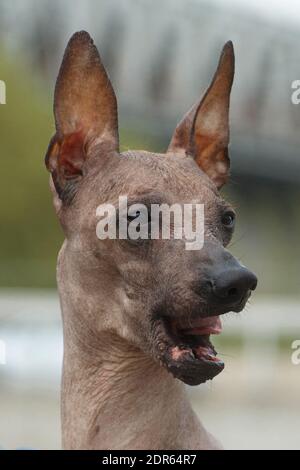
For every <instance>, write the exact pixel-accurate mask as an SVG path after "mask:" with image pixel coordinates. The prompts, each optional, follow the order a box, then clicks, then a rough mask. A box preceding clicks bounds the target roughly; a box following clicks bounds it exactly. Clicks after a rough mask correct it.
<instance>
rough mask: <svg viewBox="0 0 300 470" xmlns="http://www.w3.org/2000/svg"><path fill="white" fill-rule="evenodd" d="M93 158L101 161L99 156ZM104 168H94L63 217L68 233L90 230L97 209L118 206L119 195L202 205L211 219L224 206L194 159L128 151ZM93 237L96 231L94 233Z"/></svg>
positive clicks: (95, 220)
mask: <svg viewBox="0 0 300 470" xmlns="http://www.w3.org/2000/svg"><path fill="white" fill-rule="evenodd" d="M94 158H95V159H98V161H99V162H101V159H100V158H99V156H97V155H95V157H94ZM111 160H112V161H110V162H109V163H108V164H107V165H106V166H105V167H103V166H102V165H100V166H101V168H99V169H97V165H96V167H94V168H93V169H92V171H91V172H90V174H89V175H88V177H87V178H86V180H84V181H83V182H82V184H81V185H80V188H79V189H78V192H77V194H76V197H75V199H74V201H73V204H72V206H71V207H70V208H68V211H67V212H66V216H67V217H68V226H70V225H71V226H72V229H71V231H74V232H80V231H81V230H84V231H85V229H87V228H88V229H91V228H93V226H95V225H96V222H97V217H96V209H97V207H98V206H99V205H100V204H104V203H111V204H114V205H117V204H118V198H119V196H127V198H128V203H129V204H130V201H134V202H144V199H147V198H150V200H151V201H153V203H168V204H170V205H171V204H175V203H177V204H189V203H197V204H204V211H205V213H207V215H208V216H209V215H210V216H213V213H214V212H215V211H214V208H216V210H217V207H218V205H223V200H222V198H221V196H220V193H219V191H218V190H217V188H216V186H215V185H214V183H213V182H212V181H211V180H210V178H209V177H208V176H207V175H206V174H205V173H204V172H203V171H202V170H201V169H200V168H199V166H198V165H197V163H196V162H195V161H194V159H193V158H189V157H185V158H183V157H182V156H181V155H168V156H166V155H165V154H158V153H152V152H147V151H127V152H123V153H121V154H120V156H118V158H115V159H114V158H112V159H111ZM94 233H95V236H96V232H95V231H94Z"/></svg>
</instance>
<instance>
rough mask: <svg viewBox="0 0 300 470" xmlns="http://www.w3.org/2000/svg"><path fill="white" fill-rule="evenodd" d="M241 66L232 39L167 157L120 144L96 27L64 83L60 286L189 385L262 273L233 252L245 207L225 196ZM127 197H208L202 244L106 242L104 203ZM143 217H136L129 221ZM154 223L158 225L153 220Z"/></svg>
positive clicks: (203, 370) (78, 48) (60, 95)
mask: <svg viewBox="0 0 300 470" xmlns="http://www.w3.org/2000/svg"><path fill="white" fill-rule="evenodd" d="M233 75H234V53H233V47H232V44H231V43H230V42H229V43H227V44H226V45H225V46H224V48H223V51H222V54H221V57H220V61H219V65H218V68H217V71H216V73H215V76H214V78H213V80H212V83H211V85H210V87H209V88H208V90H207V92H206V94H205V95H204V97H203V99H202V100H201V101H200V103H199V104H197V105H196V106H194V107H193V108H192V109H191V110H190V112H189V113H187V114H186V116H185V117H184V118H183V120H182V121H181V122H180V123H179V125H178V126H177V128H176V130H175V133H174V135H173V137H172V139H171V143H170V145H169V148H168V150H167V153H166V154H154V153H149V152H145V151H128V152H125V153H120V151H119V140H118V117H117V103H116V97H115V94H114V91H113V88H112V85H111V83H110V81H109V78H108V76H107V74H106V72H105V69H104V67H103V65H102V63H101V60H100V57H99V54H98V51H97V49H96V47H95V45H94V44H93V42H92V40H91V38H90V36H89V35H88V34H87V33H86V32H80V33H76V34H75V35H74V36H73V37H72V38H71V40H70V42H69V44H68V46H67V49H66V52H65V56H64V59H63V63H62V66H61V69H60V73H59V76H58V80H57V84H56V89H55V103H54V112H55V123H56V134H55V136H54V137H53V138H52V140H51V142H50V145H49V149H48V152H47V156H46V165H47V168H48V169H49V171H50V172H51V186H52V190H53V194H54V204H55V207H56V211H57V214H58V217H59V219H60V221H61V224H62V226H63V228H64V231H65V234H66V240H67V241H66V243H65V248H64V253H63V259H62V261H61V263H60V267H59V283H60V284H61V285H62V286H63V287H61V290H63V291H67V292H68V294H69V295H70V297H71V299H69V302H70V303H72V302H73V303H74V307H75V308H76V307H77V306H78V305H80V304H81V307H82V308H81V312H82V315H83V316H84V317H85V318H84V321H86V323H87V324H88V325H89V327H90V328H91V329H93V330H96V331H99V332H100V331H105V330H107V331H114V332H115V333H117V334H118V335H120V336H121V337H123V338H126V339H127V340H128V341H129V342H131V343H134V344H135V345H136V346H138V347H139V348H140V349H142V350H143V351H144V352H145V353H146V354H148V355H152V356H153V357H154V359H155V360H158V361H160V362H161V363H162V364H163V365H164V366H165V367H167V369H168V370H169V371H171V372H172V374H173V375H174V376H175V377H177V378H179V379H181V380H182V381H184V382H186V383H188V384H199V383H202V382H205V381H206V380H207V379H212V378H213V377H214V376H215V375H217V374H218V373H219V372H220V371H221V370H222V369H223V367H224V364H223V362H222V361H220V360H219V359H218V358H217V357H216V352H215V350H214V348H213V346H212V344H211V342H210V335H211V334H217V333H219V332H220V329H221V324H220V319H219V315H221V314H224V313H226V312H229V311H236V312H238V311H240V310H242V309H243V307H244V306H245V303H246V302H247V300H248V298H249V296H250V293H251V291H252V290H253V289H255V287H256V282H257V281H256V277H255V276H254V274H252V273H251V272H250V271H249V270H247V269H246V268H245V267H244V266H241V265H240V264H239V262H238V261H237V260H236V259H235V258H234V257H233V256H232V255H231V254H230V253H229V252H228V251H227V250H226V246H227V245H228V243H229V241H230V239H231V237H232V233H233V229H234V222H235V213H234V210H233V209H232V207H231V206H230V205H229V204H228V203H227V202H225V201H224V200H223V198H222V197H221V195H220V193H219V189H220V188H221V187H222V186H223V185H224V183H226V181H227V179H228V174H229V157H228V143H229V125H228V119H229V116H228V114H229V97H230V90H231V85H232V81H233ZM124 195H125V196H127V198H128V204H130V205H131V204H144V205H145V206H146V207H150V206H151V205H152V204H169V205H172V204H177V205H179V206H180V207H183V205H184V204H189V203H193V204H195V203H198V204H203V205H204V215H205V218H204V244H203V247H202V248H201V249H199V250H196V251H195V250H187V249H186V243H185V240H184V238H181V239H177V238H176V237H175V236H174V231H173V232H172V230H171V231H170V234H171V236H170V239H162V238H161V237H158V238H157V239H152V238H151V236H150V237H149V238H148V239H142V238H140V239H135V238H132V237H130V236H128V237H127V238H126V237H125V239H120V238H118V237H117V238H116V239H111V238H107V239H102V240H99V237H97V235H96V227H97V222H98V218H97V207H98V206H99V205H100V204H104V203H110V204H112V205H115V206H116V207H117V205H118V200H119V199H118V198H119V196H124ZM136 214H137V212H136V213H135V215H136ZM134 219H135V216H134V215H132V214H131V215H129V216H128V217H127V221H126V223H128V224H129V223H131V222H133V221H134ZM145 223H146V225H147V230H149V229H150V226H151V223H152V221H151V217H149V216H148V218H147V221H146V222H145ZM171 225H172V224H171ZM173 228H174V227H173ZM64 293H66V292H64Z"/></svg>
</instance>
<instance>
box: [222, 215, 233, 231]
mask: <svg viewBox="0 0 300 470" xmlns="http://www.w3.org/2000/svg"><path fill="white" fill-rule="evenodd" d="M234 222H235V214H234V212H232V211H227V212H225V213H224V214H223V215H222V224H223V225H224V226H225V227H227V228H232V227H233V226H234Z"/></svg>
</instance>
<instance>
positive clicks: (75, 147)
mask: <svg viewBox="0 0 300 470" xmlns="http://www.w3.org/2000/svg"><path fill="white" fill-rule="evenodd" d="M84 140H85V139H84V135H83V132H82V131H81V130H80V131H77V132H74V133H72V134H68V135H66V136H65V137H63V139H62V141H61V144H60V147H59V152H58V155H57V170H58V172H59V173H60V174H62V175H63V176H64V177H65V178H68V177H70V178H72V177H73V176H76V175H79V174H82V166H83V164H84V161H85V159H86V153H85V151H84Z"/></svg>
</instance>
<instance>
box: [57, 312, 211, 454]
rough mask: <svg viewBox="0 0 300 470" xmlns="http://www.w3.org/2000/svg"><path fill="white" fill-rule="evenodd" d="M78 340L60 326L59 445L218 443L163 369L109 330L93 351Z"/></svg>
mask: <svg viewBox="0 0 300 470" xmlns="http://www.w3.org/2000/svg"><path fill="white" fill-rule="evenodd" d="M64 318H66V312H64ZM75 338H76V339H75ZM82 340H84V341H81V340H80V338H78V337H74V334H73V332H72V331H70V330H69V329H68V327H65V328H64V342H65V352H64V367H63V381H62V435H63V436H62V437H63V448H64V449H104V450H106V449H111V450H113V449H153V450H159V449H165V450H166V449H178V450H181V449H218V448H220V447H219V445H218V443H217V442H216V441H215V439H214V438H213V437H212V436H211V435H210V434H209V433H207V432H206V431H205V429H204V428H203V426H202V425H201V423H200V422H199V420H198V419H197V417H196V415H195V414H194V412H193V410H192V408H191V406H190V403H189V401H188V398H187V396H186V390H185V386H184V384H183V383H182V382H180V381H178V380H176V379H174V378H173V377H172V376H171V375H170V374H169V373H168V372H167V371H166V370H165V368H163V367H161V366H160V365H159V364H157V363H156V362H154V361H153V360H152V359H151V358H150V357H147V356H146V355H145V354H144V353H142V352H141V351H139V350H138V349H136V348H133V347H132V346H130V345H129V344H128V343H127V342H126V341H124V340H122V339H121V338H120V337H118V336H116V335H112V334H111V333H105V335H104V336H103V337H102V338H101V345H102V346H101V348H99V349H97V350H95V349H94V350H93V348H90V349H86V348H85V346H84V345H85V341H86V338H82Z"/></svg>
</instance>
